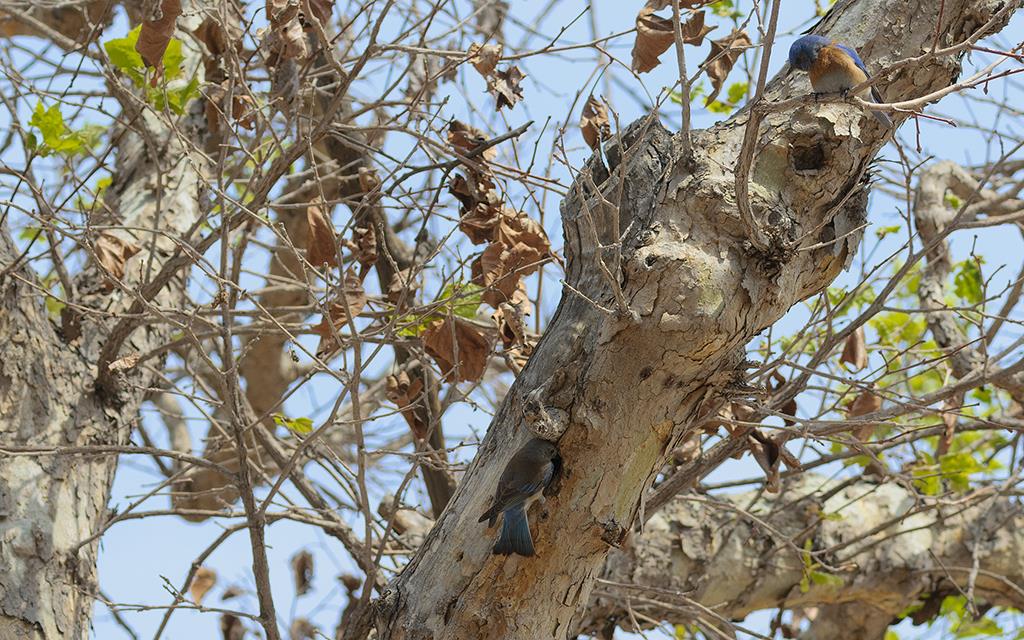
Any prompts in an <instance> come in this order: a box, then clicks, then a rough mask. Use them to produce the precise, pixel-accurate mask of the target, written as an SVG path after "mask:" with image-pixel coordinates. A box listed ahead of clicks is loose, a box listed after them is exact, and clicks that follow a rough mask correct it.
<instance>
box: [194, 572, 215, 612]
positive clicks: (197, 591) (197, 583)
mask: <svg viewBox="0 0 1024 640" xmlns="http://www.w3.org/2000/svg"><path fill="white" fill-rule="evenodd" d="M215 584H217V572H216V571H214V570H213V569H210V568H207V567H199V568H198V569H196V574H195V575H194V576H192V584H191V585H189V593H190V594H192V600H193V601H194V602H195V603H196V604H201V603H202V601H203V596H205V595H206V593H207V592H208V591H209V590H210V589H212V588H213V585H215Z"/></svg>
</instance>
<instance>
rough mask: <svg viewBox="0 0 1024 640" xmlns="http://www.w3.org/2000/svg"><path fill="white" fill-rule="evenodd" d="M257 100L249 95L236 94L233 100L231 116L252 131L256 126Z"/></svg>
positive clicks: (241, 125)
mask: <svg viewBox="0 0 1024 640" xmlns="http://www.w3.org/2000/svg"><path fill="white" fill-rule="evenodd" d="M257 110H258V107H257V106H256V101H255V100H253V99H252V96H249V95H244V94H243V95H240V96H234V97H233V98H232V100H231V117H232V118H234V119H235V122H237V123H238V125H239V126H240V127H243V128H245V129H248V130H249V131H252V130H253V129H255V128H256V112H257Z"/></svg>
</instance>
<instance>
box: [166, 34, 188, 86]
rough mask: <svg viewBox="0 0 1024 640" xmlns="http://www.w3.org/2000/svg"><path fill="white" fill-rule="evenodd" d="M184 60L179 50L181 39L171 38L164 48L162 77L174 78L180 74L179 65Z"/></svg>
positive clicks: (183, 55)
mask: <svg viewBox="0 0 1024 640" xmlns="http://www.w3.org/2000/svg"><path fill="white" fill-rule="evenodd" d="M183 62H185V54H184V53H182V52H181V40H178V39H177V38H171V39H170V41H169V42H168V43H167V48H166V49H164V57H163V63H164V78H166V79H167V80H174V79H175V78H177V77H178V76H180V75H181V65H182V63H183Z"/></svg>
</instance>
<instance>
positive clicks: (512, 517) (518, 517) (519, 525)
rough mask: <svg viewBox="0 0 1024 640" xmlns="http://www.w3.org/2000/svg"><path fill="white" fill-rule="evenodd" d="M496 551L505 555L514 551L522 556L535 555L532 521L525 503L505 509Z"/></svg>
mask: <svg viewBox="0 0 1024 640" xmlns="http://www.w3.org/2000/svg"><path fill="white" fill-rule="evenodd" d="M494 553H496V554H499V555H505V556H507V555H509V554H513V553H518V554H519V555H521V556H532V555H533V553H534V551H533V538H532V537H531V536H530V521H529V520H528V519H527V517H526V508H525V507H524V505H522V504H518V505H516V506H514V507H511V508H510V509H508V510H507V511H505V513H504V516H503V517H502V519H501V535H499V536H498V541H497V542H496V543H494Z"/></svg>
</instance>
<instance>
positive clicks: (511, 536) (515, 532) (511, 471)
mask: <svg viewBox="0 0 1024 640" xmlns="http://www.w3.org/2000/svg"><path fill="white" fill-rule="evenodd" d="M557 459H558V448H557V447H555V444H554V443H553V442H548V441H547V440H541V439H540V438H534V439H532V440H530V441H529V442H527V443H526V444H524V445H523V447H522V448H521V449H520V450H519V451H516V453H515V455H513V456H512V459H511V460H509V461H508V464H507V465H505V470H504V471H503V472H502V473H501V478H500V479H499V480H498V489H497V490H496V491H495V492H494V503H493V504H492V506H491V508H490V509H488V510H487V511H486V512H485V513H484V515H482V516H480V520H479V522H483V521H484V520H487V526H488V527H493V526H494V523H495V522H496V521H497V519H498V513H502V514H504V517H503V518H502V521H501V535H500V536H499V537H498V541H497V542H496V543H495V544H494V553H497V554H501V555H506V556H507V555H509V554H512V553H518V554H519V555H521V556H532V555H533V538H532V536H530V521H529V520H527V518H526V507H527V506H529V504H530V502H533V500H534V499H536V498H537V497H538V496H539V495H540V492H541V491H543V490H544V487H546V486H548V483H550V482H551V479H552V478H553V477H554V475H555V461H556V460H557Z"/></svg>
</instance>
